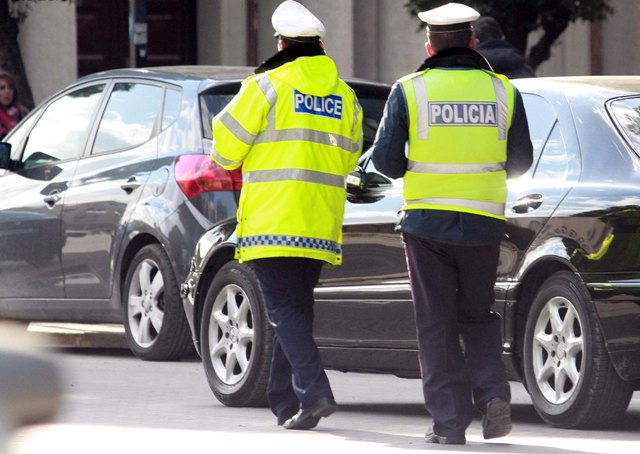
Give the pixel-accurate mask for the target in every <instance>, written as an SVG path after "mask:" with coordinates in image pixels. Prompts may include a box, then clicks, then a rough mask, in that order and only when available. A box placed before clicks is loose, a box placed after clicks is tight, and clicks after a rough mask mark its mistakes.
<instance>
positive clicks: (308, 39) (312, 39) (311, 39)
mask: <svg viewBox="0 0 640 454" xmlns="http://www.w3.org/2000/svg"><path fill="white" fill-rule="evenodd" d="M278 38H280V39H281V40H282V43H283V44H284V45H285V46H293V45H295V44H300V43H318V42H320V37H319V36H297V37H295V38H290V37H287V36H282V35H278Z"/></svg>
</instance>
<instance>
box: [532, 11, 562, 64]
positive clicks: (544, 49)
mask: <svg viewBox="0 0 640 454" xmlns="http://www.w3.org/2000/svg"><path fill="white" fill-rule="evenodd" d="M568 25H569V21H564V22H558V23H557V24H555V25H554V26H552V27H548V28H546V29H545V30H544V34H543V35H542V37H541V38H540V40H539V41H538V42H537V43H536V45H535V46H533V47H532V48H531V51H530V52H529V55H528V57H527V61H528V63H529V65H531V67H532V68H533V69H534V71H535V70H536V69H537V68H538V66H540V63H542V62H544V61H546V60H548V59H549V57H550V56H551V46H552V45H553V43H555V42H556V40H557V39H558V38H559V37H560V35H562V33H563V32H564V31H565V30H566V29H567V26H568Z"/></svg>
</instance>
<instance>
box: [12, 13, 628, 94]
mask: <svg viewBox="0 0 640 454" xmlns="http://www.w3.org/2000/svg"><path fill="white" fill-rule="evenodd" d="M0 1H1V0H0ZM280 2H281V0H198V4H197V7H198V63H199V64H224V65H246V64H249V65H255V64H257V63H260V62H261V61H264V60H265V59H266V58H268V57H270V56H271V55H273V54H274V53H275V51H276V47H275V46H276V42H275V40H274V38H273V28H272V26H271V15H272V13H273V11H274V9H275V8H276V7H277V6H278V4H280ZM300 2H301V3H303V4H305V5H306V6H307V7H308V8H309V9H310V10H311V11H312V12H313V13H314V14H316V15H317V16H318V17H319V18H320V19H321V20H322V21H323V22H324V23H325V26H326V28H327V36H326V37H325V39H324V43H325V47H326V50H327V53H328V54H329V55H331V56H332V57H333V58H334V59H335V61H336V63H337V65H338V68H339V70H340V72H341V74H342V75H343V76H344V77H362V78H367V79H371V80H377V81H381V82H387V83H392V82H393V81H395V80H396V79H398V78H399V77H401V76H402V75H404V74H407V73H410V72H412V71H414V70H415V69H416V68H417V67H418V66H419V65H420V64H421V63H422V61H423V60H424V58H425V56H426V55H425V51H424V47H423V45H424V41H425V34H424V27H422V26H421V24H420V23H419V21H418V20H417V19H416V18H412V17H409V15H408V14H407V10H406V8H405V7H404V5H405V3H406V0H300ZM610 3H611V5H612V6H613V8H614V9H615V14H614V15H613V16H612V17H611V18H610V19H608V20H607V21H605V22H604V23H603V24H602V27H601V28H602V48H603V53H602V65H603V72H604V73H605V74H640V47H638V46H635V45H631V44H630V45H625V43H634V42H637V41H639V40H640V29H638V27H637V24H638V23H640V2H638V1H637V0H610ZM252 5H255V6H256V7H257V11H256V16H255V20H254V23H253V24H248V23H247V11H248V9H247V8H249V7H250V6H252ZM75 24H76V16H75V4H74V3H73V2H53V1H47V2H37V3H33V5H32V8H31V12H30V15H29V17H28V18H27V20H26V21H25V22H24V23H23V24H21V26H20V34H19V43H20V47H21V50H22V56H23V59H24V62H25V66H26V69H27V74H28V76H29V80H30V83H31V88H32V91H33V95H34V99H35V101H36V103H39V102H41V101H42V100H44V99H45V98H46V97H47V96H49V95H50V94H52V93H54V92H55V91H57V90H58V89H60V88H62V87H63V86H65V85H66V84H68V83H69V82H72V81H73V80H75V79H76V75H77V62H76V25H75ZM536 38H537V37H536V36H532V37H530V45H532V44H533V43H534V42H535V39H536ZM590 38H591V27H590V26H589V24H588V23H582V22H580V23H574V24H572V25H570V27H569V29H568V30H567V32H565V34H564V35H563V36H562V37H561V38H560V40H559V41H558V42H557V43H556V44H555V45H554V47H553V49H552V57H551V58H550V59H549V60H548V61H546V62H544V63H543V64H542V65H541V66H540V68H538V71H537V74H538V75H539V76H561V75H584V74H590V73H591V49H590ZM249 46H255V49H248V47H249ZM251 55H254V57H253V60H255V61H249V59H250V56H251Z"/></svg>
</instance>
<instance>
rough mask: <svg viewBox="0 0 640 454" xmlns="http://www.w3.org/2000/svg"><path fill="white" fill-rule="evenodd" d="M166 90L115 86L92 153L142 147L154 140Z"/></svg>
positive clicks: (144, 86)
mask: <svg viewBox="0 0 640 454" xmlns="http://www.w3.org/2000/svg"><path fill="white" fill-rule="evenodd" d="M162 91H163V88H162V87H159V86H156V85H147V84H140V83H132V82H119V83H116V84H115V85H114V87H113V90H112V91H111V94H110V95H109V101H108V103H107V107H106V108H105V110H104V113H103V114H102V118H101V119H100V125H99V126H98V132H97V134H96V139H95V142H94V144H93V150H92V152H91V153H92V154H97V153H104V152H107V151H114V150H120V149H125V148H131V147H135V146H138V145H142V144H143V143H145V142H146V141H148V140H149V139H151V138H152V137H153V134H154V133H155V132H156V122H157V120H158V115H159V113H160V109H161V107H162V97H163V96H162Z"/></svg>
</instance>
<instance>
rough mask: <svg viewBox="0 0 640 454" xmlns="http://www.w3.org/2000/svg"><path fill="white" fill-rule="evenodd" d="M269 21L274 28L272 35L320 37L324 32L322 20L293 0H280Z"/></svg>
mask: <svg viewBox="0 0 640 454" xmlns="http://www.w3.org/2000/svg"><path fill="white" fill-rule="evenodd" d="M271 23H272V24H273V28H274V29H275V30H276V32H275V34H274V36H278V35H281V36H284V37H286V38H297V37H313V36H319V37H320V38H322V37H323V36H324V35H325V33H326V31H325V28H324V25H323V24H322V22H320V20H319V19H318V18H317V17H316V16H314V15H313V14H311V12H310V11H309V10H308V9H307V8H305V7H304V6H302V5H301V4H300V3H298V2H295V1H293V0H287V1H285V2H282V3H281V4H280V5H279V6H278V7H277V8H276V10H275V11H274V12H273V16H271Z"/></svg>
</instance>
